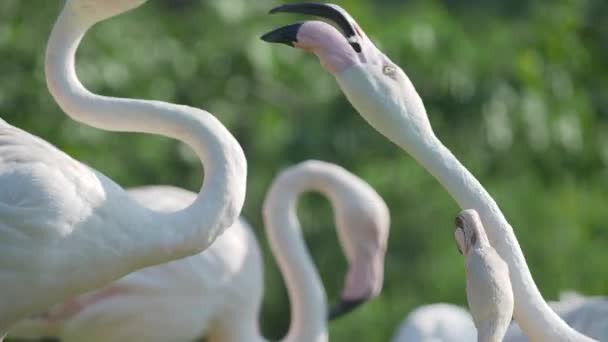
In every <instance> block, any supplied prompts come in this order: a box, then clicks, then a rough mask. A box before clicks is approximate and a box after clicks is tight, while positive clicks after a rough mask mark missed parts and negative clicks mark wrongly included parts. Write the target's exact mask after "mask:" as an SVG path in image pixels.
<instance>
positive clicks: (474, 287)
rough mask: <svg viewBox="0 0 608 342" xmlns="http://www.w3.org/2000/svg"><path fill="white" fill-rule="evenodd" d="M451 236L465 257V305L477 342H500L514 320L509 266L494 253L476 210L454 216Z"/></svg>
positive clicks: (464, 211) (465, 211)
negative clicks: (454, 224) (454, 220)
mask: <svg viewBox="0 0 608 342" xmlns="http://www.w3.org/2000/svg"><path fill="white" fill-rule="evenodd" d="M454 237H455V239H456V243H457V245H458V250H459V251H460V252H461V253H462V255H464V257H465V271H466V293H467V302H468V304H469V309H470V311H471V316H472V317H473V322H475V327H476V328H477V341H478V342H501V341H502V340H503V338H504V336H505V333H506V332H507V328H508V327H509V324H510V323H511V320H512V317H513V303H514V300H513V290H512V288H511V281H510V279H509V267H508V266H507V264H506V263H505V262H504V260H502V258H501V257H500V255H498V253H497V252H496V250H494V248H493V247H492V245H490V241H489V240H488V237H487V235H486V232H485V230H484V226H483V224H482V223H481V219H480V218H479V215H478V214H477V212H476V211H475V210H471V209H468V210H463V211H462V212H460V214H458V216H457V217H456V230H455V231H454Z"/></svg>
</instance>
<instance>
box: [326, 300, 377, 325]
mask: <svg viewBox="0 0 608 342" xmlns="http://www.w3.org/2000/svg"><path fill="white" fill-rule="evenodd" d="M367 300H368V299H367V298H360V299H340V301H339V302H338V304H336V305H335V306H334V307H332V308H331V310H329V314H328V317H327V318H328V319H329V320H330V321H332V320H335V319H338V318H340V317H343V316H345V315H347V314H349V313H351V312H352V311H354V310H355V309H356V308H358V307H359V306H361V305H362V304H363V303H365V302H367Z"/></svg>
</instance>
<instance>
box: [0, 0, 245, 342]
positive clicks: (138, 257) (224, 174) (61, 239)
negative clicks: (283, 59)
mask: <svg viewBox="0 0 608 342" xmlns="http://www.w3.org/2000/svg"><path fill="white" fill-rule="evenodd" d="M144 2H145V1H144V0H120V1H118V0H111V1H108V0H67V1H66V2H65V5H64V7H63V9H62V11H61V14H60V15H59V17H58V19H57V21H56V23H55V25H54V27H53V30H52V33H51V35H50V38H49V42H48V46H47V50H46V60H45V74H46V79H47V84H48V88H49V90H50V92H51V94H52V96H53V98H54V99H55V100H56V102H57V103H58V104H59V106H60V107H61V108H62V109H63V111H64V112H65V113H66V114H68V115H69V116H70V117H72V118H73V119H75V120H77V121H80V122H82V123H84V124H88V125H90V126H94V127H97V128H100V129H105V130H110V131H124V132H145V133H152V134H160V135H164V136H168V137H172V138H175V139H178V140H181V141H183V142H185V143H186V144H188V145H189V146H190V147H192V148H193V149H194V150H195V152H196V153H197V154H198V157H199V158H200V159H201V162H202V164H203V167H204V169H205V177H204V181H203V185H202V187H201V190H200V192H199V193H198V194H197V196H196V199H195V200H194V201H193V203H192V204H191V205H190V206H188V207H187V208H184V209H183V210H180V211H177V212H173V213H162V212H156V211H154V210H150V209H148V208H146V207H144V206H142V205H140V204H138V203H137V202H136V201H134V200H133V199H132V198H131V197H130V196H129V195H128V194H127V193H126V192H125V191H124V190H123V189H122V188H121V187H120V186H119V185H117V184H116V183H115V182H114V181H112V180H111V179H110V178H108V177H106V176H105V175H103V174H102V173H100V172H98V171H95V170H93V169H92V168H90V167H88V166H87V165H85V164H83V163H81V162H78V161H76V160H75V159H73V158H71V157H70V156H68V155H67V154H65V153H63V152H62V151H60V150H59V149H57V148H56V147H54V146H52V145H51V144H50V143H48V142H46V141H44V140H42V139H41V138H39V137H36V136H33V135H31V134H29V133H27V132H25V131H23V130H21V129H19V128H16V127H14V126H12V125H9V124H8V123H7V122H5V121H4V120H0V188H1V189H2V191H0V260H1V261H0V294H1V295H0V336H4V335H5V334H6V331H8V329H9V327H10V326H11V325H12V324H14V323H15V322H16V321H18V320H20V319H24V318H26V317H28V316H30V315H32V314H36V313H37V312H41V311H43V310H45V309H47V308H48V307H50V306H52V305H53V304H55V303H59V302H61V301H64V300H66V299H68V298H69V297H72V296H74V295H77V294H81V293H84V292H87V291H89V290H93V289H96V288H99V287H101V286H104V285H106V284H108V283H110V282H112V281H114V280H117V279H119V278H121V277H123V276H125V275H127V274H128V273H130V272H132V271H134V270H137V269H141V268H144V267H147V266H151V265H156V264H160V263H165V262H168V261H171V260H176V259H180V258H183V257H187V256H191V255H194V254H196V253H198V252H200V251H202V250H204V249H206V248H207V247H209V245H211V244H212V243H213V241H214V240H215V239H216V238H217V237H218V236H219V235H220V234H221V233H222V232H223V231H224V230H225V229H226V228H228V227H229V226H231V225H232V224H233V223H234V222H235V221H236V220H237V219H238V216H239V215H240V211H241V208H242V206H243V203H244V199H245V190H246V189H245V185H246V178H247V161H246V159H245V155H244V153H243V150H242V148H241V146H240V145H239V143H238V142H237V140H236V139H235V138H234V137H233V136H232V135H231V134H230V132H229V131H228V130H227V129H226V128H225V127H224V126H223V125H222V124H221V123H220V121H219V120H217V119H216V118H215V117H214V116H213V115H212V114H210V113H208V112H206V111H204V110H201V109H196V108H192V107H187V106H182V105H175V104H170V103H165V102H160V101H145V100H136V99H125V98H113V97H106V96H100V95H96V94H94V93H91V92H90V91H88V90H87V89H86V88H85V87H84V86H83V85H82V84H81V83H80V81H79V80H78V78H77V76H76V71H75V66H74V63H75V54H76V49H77V47H78V44H79V42H80V41H81V39H82V37H83V35H84V34H85V33H86V31H87V30H88V29H89V28H90V27H91V26H93V25H94V24H95V23H97V22H100V21H102V20H104V19H108V18H110V17H112V16H114V15H117V14H120V13H122V12H126V11H127V10H129V9H132V8H135V7H137V6H139V5H141V4H143V3H144ZM209 276H210V277H212V276H213V275H212V274H210V275H209ZM24 284H27V286H24ZM0 340H1V338H0Z"/></svg>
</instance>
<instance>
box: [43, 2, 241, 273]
mask: <svg viewBox="0 0 608 342" xmlns="http://www.w3.org/2000/svg"><path fill="white" fill-rule="evenodd" d="M93 24H94V22H87V21H86V20H84V19H83V18H82V17H81V16H78V15H77V13H75V11H74V9H73V8H72V7H71V6H70V3H69V2H68V3H66V6H65V7H64V9H63V11H62V13H61V15H60V16H59V18H58V19H57V22H56V23H55V26H54V27H53V31H52V33H51V37H50V38H49V43H48V47H47V52H46V61H45V71H46V78H47V84H48V88H49V90H50V92H51V94H52V95H53V98H54V99H55V101H57V103H58V104H59V106H60V107H61V108H62V109H63V110H64V111H65V112H66V114H67V115H69V116H70V117H71V118H73V119H74V120H77V121H80V122H82V123H85V124H87V125H90V126H93V127H97V128H100V129H104V130H109V131H122V132H143V133H152V134H159V135H164V136H168V137H172V138H175V139H178V140H181V141H183V142H185V143H186V144H188V145H189V146H190V147H191V148H192V149H194V151H195V152H196V154H197V155H198V157H199V158H200V159H201V161H202V163H203V166H204V168H205V179H204V182H203V185H202V188H201V191H200V193H199V195H198V197H197V198H196V200H195V202H194V203H193V204H192V205H191V206H190V207H188V208H186V209H184V210H182V211H179V212H176V213H172V214H161V213H155V212H151V211H147V210H145V209H144V208H141V207H139V206H137V205H136V204H135V202H134V201H131V202H130V203H131V204H132V205H133V208H132V209H141V210H143V211H144V213H145V215H146V217H149V218H150V219H149V220H147V221H146V224H141V222H138V224H135V221H137V220H141V218H140V217H133V216H136V215H124V216H125V217H133V219H132V220H133V221H134V222H128V223H127V222H122V223H123V224H128V225H125V226H126V227H129V228H130V229H133V230H137V229H139V230H140V231H136V232H133V233H134V234H132V236H133V237H134V238H138V237H139V238H140V239H141V238H143V237H145V239H142V240H145V241H148V242H144V241H138V246H141V245H142V244H144V243H146V244H147V245H146V246H145V247H143V246H142V247H141V250H140V251H137V252H138V254H139V255H137V257H138V259H139V261H138V262H139V263H140V264H142V265H144V264H156V263H160V262H164V261H167V260H170V259H175V258H180V257H184V256H187V255H191V254H193V253H195V252H197V251H200V250H202V249H204V248H206V246H208V245H209V244H210V243H211V242H213V240H214V239H215V238H216V237H217V235H218V234H219V233H221V232H222V231H223V230H224V229H225V228H227V227H228V226H230V225H231V224H232V223H233V221H234V220H236V218H237V217H238V215H239V213H240V211H241V208H242V205H243V202H244V197H245V182H246V160H245V156H244V154H243V151H242V150H241V147H240V145H239V144H238V142H237V141H236V140H235V139H234V137H233V136H232V135H231V134H230V133H229V132H228V130H226V128H225V127H224V126H223V125H222V124H221V123H220V122H219V121H218V120H217V119H216V118H214V117H213V116H212V115H211V114H209V113H207V112H205V111H203V110H199V109H195V108H191V107H187V106H179V105H175V104H170V103H165V102H159V101H144V100H134V99H123V98H113V97H106V96H100V95H96V94H93V93H91V92H90V91H88V90H87V89H86V88H85V87H84V86H83V85H82V84H81V83H80V81H79V80H78V78H77V76H76V71H75V65H74V62H75V55H76V50H77V47H78V45H79V43H80V41H81V39H82V37H83V36H84V34H85V33H86V31H87V30H88V29H89V28H90V27H91V26H92V25H93ZM123 209H124V210H130V209H127V208H123ZM130 223H133V224H132V225H131V224H130ZM150 225H152V226H153V227H150ZM175 227H179V228H178V229H175ZM152 232H153V233H152Z"/></svg>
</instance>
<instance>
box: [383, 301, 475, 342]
mask: <svg viewBox="0 0 608 342" xmlns="http://www.w3.org/2000/svg"><path fill="white" fill-rule="evenodd" d="M475 331H476V330H475V324H474V323H473V318H471V314H469V312H468V311H467V310H466V309H464V308H462V307H460V306H458V305H454V304H450V303H434V304H427V305H422V306H420V307H418V308H416V309H415V310H413V311H412V312H410V313H409V314H408V315H407V316H406V317H405V319H404V320H403V322H402V323H401V324H400V325H399V328H398V329H397V332H396V333H395V335H394V336H393V338H392V340H391V341H393V342H408V341H419V342H474V341H475V340H476V338H477V333H476V332H475Z"/></svg>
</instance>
